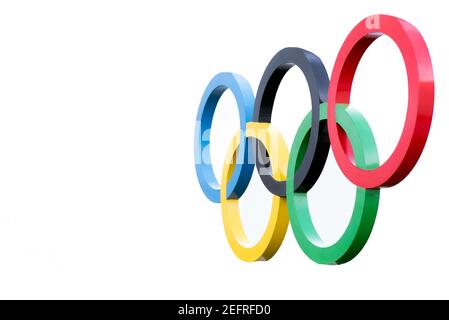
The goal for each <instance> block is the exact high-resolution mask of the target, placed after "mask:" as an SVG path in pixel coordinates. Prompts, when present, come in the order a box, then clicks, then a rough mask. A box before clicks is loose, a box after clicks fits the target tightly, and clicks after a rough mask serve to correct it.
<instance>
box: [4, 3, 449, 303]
mask: <svg viewBox="0 0 449 320" xmlns="http://www.w3.org/2000/svg"><path fill="white" fill-rule="evenodd" d="M445 12H447V11H446V10H445V3H444V1H422V0H421V1H411V0H401V1H400V0H394V1H393V0H390V1H385V0H377V1H375V0H351V1H349V0H339V1H335V0H329V1H323V0H314V1H300V0H295V1H273V0H271V1H260V0H259V1H241V0H240V1H239V0H227V1H220V2H219V1H210V0H208V1H194V0H191V1H181V0H179V1H168V0H167V1H110V0H108V1H39V2H38V1H14V2H12V1H11V2H2V4H1V5H0V297H1V298H253V299H259V298H267V299H270V298H295V299H297V298H449V289H448V286H449V276H448V273H447V270H448V269H449V250H448V249H447V248H448V244H449V232H447V230H448V227H449V215H448V209H447V201H448V195H447V188H446V186H447V181H449V169H448V157H447V155H448V152H447V145H448V142H447V137H448V134H449V126H448V125H447V119H448V117H449V112H448V109H447V107H446V104H447V102H446V101H449V96H448V93H447V92H448V90H446V88H447V87H448V86H449V67H448V63H447V57H448V56H449V48H448V47H447V46H446V42H447V41H446V36H447V23H446V22H445V21H446V20H447V19H446V18H447V17H446V14H445ZM376 13H387V14H393V15H396V16H399V17H401V18H403V19H406V20H408V21H409V22H411V23H413V24H414V25H415V26H416V27H417V28H418V29H419V30H420V31H421V33H422V34H423V36H424V38H425V39H426V41H427V44H428V47H429V50H430V53H431V56H432V59H433V65H434V73H435V84H436V101H435V112H434V121H433V124H432V130H431V133H430V136H429V140H428V144H427V146H426V148H425V150H424V153H423V155H422V157H421V159H420V161H419V163H418V165H417V166H416V168H415V170H414V171H413V172H412V173H411V174H410V176H409V177H408V178H407V179H406V180H405V181H403V182H402V183H401V184H400V185H398V186H396V187H394V188H391V189H388V190H383V191H382V194H381V202H380V207H379V214H378V220H377V222H376V225H375V228H374V231H373V234H372V236H371V238H370V241H369V242H368V244H367V245H366V247H365V249H364V250H363V251H362V253H361V254H360V255H359V256H358V257H357V258H356V259H354V260H353V261H352V262H350V263H348V264H346V265H343V266H321V265H317V264H315V263H314V262H312V261H311V260H309V259H308V258H307V257H306V256H305V255H304V254H303V253H302V251H301V250H300V248H299V247H298V245H297V244H296V241H295V239H294V236H293V234H292V232H291V230H289V231H288V234H287V236H286V239H285V241H284V243H283V245H282V247H281V249H280V250H279V252H278V254H277V255H276V256H275V257H274V258H273V259H272V260H271V261H269V262H265V263H244V262H241V261H240V260H238V259H237V258H236V257H235V256H234V255H233V253H232V251H231V250H230V248H229V246H228V244H227V241H226V237H225V235H224V231H223V226H222V221H221V210H220V206H219V205H217V204H213V203H210V202H209V201H208V200H207V199H206V198H205V197H204V195H203V193H202V191H201V189H200V188H199V185H198V183H197V179H196V175H195V170H194V160H193V133H194V125H195V117H196V112H197V108H198V103H199V101H200V98H201V95H202V92H203V90H204V88H205V87H206V85H207V83H208V81H209V80H210V79H211V78H212V77H213V76H214V75H215V74H216V73H218V72H221V71H233V72H237V73H240V74H242V75H244V76H245V77H246V78H247V79H248V80H249V81H250V83H251V84H252V86H253V89H254V90H256V89H257V86H258V84H259V80H260V77H261V76H262V73H263V71H264V69H265V66H266V65H267V64H268V62H269V60H270V59H271V57H272V56H273V55H274V54H275V53H276V52H277V51H278V50H280V49H282V48H284V47H286V46H298V47H302V48H305V49H307V50H310V51H312V52H314V53H316V54H317V55H318V56H320V57H321V59H322V61H323V63H324V64H325V66H326V68H327V70H328V72H329V73H330V72H331V70H332V67H333V63H334V60H335V58H336V56H337V53H338V50H339V48H340V46H341V44H342V42H343V41H344V39H345V37H346V36H347V34H348V33H349V32H350V30H351V29H352V27H353V26H355V25H356V24H357V23H358V22H359V21H360V20H362V19H363V18H365V17H366V16H368V15H371V14H376ZM406 100H407V87H406V75H405V68H404V64H403V62H402V58H401V55H400V53H399V50H398V49H397V48H396V47H395V45H394V43H393V42H392V41H391V40H389V39H388V38H385V39H384V38H381V39H379V40H378V41H377V42H376V43H375V44H374V45H373V46H372V48H370V49H369V50H368V52H367V53H366V55H365V56H364V58H363V61H362V63H361V65H360V67H359V70H358V71H357V74H356V79H355V83H354V91H353V95H352V103H353V105H355V106H356V107H357V108H358V109H359V110H361V111H362V112H363V114H364V115H365V116H366V118H367V119H368V121H369V123H370V124H371V126H372V128H373V131H374V133H375V136H376V140H377V143H378V146H379V150H380V154H381V158H382V159H383V160H385V159H386V158H387V157H388V156H389V154H390V153H391V151H392V150H393V149H394V147H395V145H396V142H397V140H398V138H399V135H400V132H401V130H402V126H403V122H404V119H405V111H406ZM236 110H237V109H236V107H235V106H234V103H233V99H232V96H231V95H229V94H225V96H224V97H223V99H222V101H220V104H219V106H218V109H217V114H216V118H215V119H214V126H213V132H212V139H213V140H212V156H213V162H214V163H213V164H214V168H215V169H216V172H218V173H219V175H220V174H221V162H222V161H223V157H224V153H225V151H226V148H227V145H228V143H229V141H230V139H231V136H232V135H233V133H234V131H235V130H236V129H237V127H238V125H237V123H238V118H237V111H236ZM309 110H310V98H309V97H308V91H307V87H306V82H305V79H304V77H303V76H302V74H301V72H300V71H299V70H292V71H291V72H289V73H288V74H287V76H286V78H285V81H284V82H283V83H282V87H281V89H280V91H279V94H278V97H277V99H276V103H275V111H274V115H273V124H274V125H275V126H276V127H277V128H278V129H280V130H281V132H282V133H283V135H284V137H285V139H286V140H287V142H288V144H289V145H291V142H292V140H293V137H294V134H295V131H296V129H297V127H298V125H299V123H300V122H301V121H302V119H303V117H304V115H305V114H306V113H307V112H308V111H309ZM353 199H354V187H353V186H352V185H351V184H350V183H349V182H348V181H346V180H345V178H344V177H343V176H342V174H341V173H340V171H339V170H338V167H337V165H336V163H335V160H333V158H332V157H330V159H329V165H327V166H326V171H325V173H324V174H323V176H322V179H320V181H319V183H318V184H317V186H316V188H314V189H313V190H312V191H311V195H310V202H311V204H310V205H311V208H312V210H313V212H314V214H313V219H314V221H315V222H316V225H317V228H318V231H319V232H320V233H321V234H322V235H323V237H324V238H326V239H328V240H329V241H333V240H335V239H336V238H337V237H338V236H339V234H340V233H341V232H342V230H343V229H344V228H345V223H346V221H347V220H348V218H349V214H350V210H351V206H352V201H353ZM269 207H270V194H269V193H268V192H267V191H266V190H265V189H264V188H263V186H262V185H261V183H260V179H259V178H258V177H257V176H254V178H253V180H252V182H251V185H250V188H249V190H248V193H247V194H245V196H244V197H243V199H242V215H243V218H244V222H245V227H246V228H247V230H248V232H249V234H250V236H251V237H257V235H258V234H260V232H261V230H263V223H264V219H266V216H267V213H268V211H269Z"/></svg>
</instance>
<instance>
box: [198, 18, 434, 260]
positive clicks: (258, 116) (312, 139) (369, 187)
mask: <svg viewBox="0 0 449 320" xmlns="http://www.w3.org/2000/svg"><path fill="white" fill-rule="evenodd" d="M373 21H374V22H375V23H372V22H373ZM382 34H386V35H388V36H390V37H391V38H392V39H393V40H394V41H395V43H396V44H397V45H398V46H399V48H400V50H401V53H402V56H403V58H404V60H405V64H406V69H407V76H408V84H409V101H408V109H407V117H406V123H405V126H404V129H403V132H402V135H401V138H400V140H399V143H398V146H397V147H396V149H395V150H394V151H393V153H392V155H391V156H390V158H389V159H388V160H387V161H386V162H385V163H384V164H382V165H379V156H378V152H377V147H376V143H375V140H374V136H373V134H372V132H371V129H370V127H369V125H368V123H367V121H366V120H365V119H364V118H363V116H362V115H361V114H360V113H359V112H358V111H356V110H355V109H354V108H353V107H349V98H350V92H351V86H352V81H353V77H354V74H355V71H356V68H357V65H358V63H359V62H360V59H361V57H362V55H363V54H364V52H365V51H366V49H367V48H368V47H369V46H370V45H371V43H372V42H373V41H374V40H375V39H377V38H378V37H379V36H381V35H382ZM295 65H296V66H298V67H299V68H300V69H301V70H302V72H303V73H304V75H305V77H306V80H307V83H308V86H309V91H310V95H311V99H312V110H311V112H309V114H308V115H307V116H306V117H305V118H304V120H303V121H302V123H301V124H300V126H299V128H298V131H297V133H296V136H295V139H294V142H293V146H292V150H291V153H290V154H289V152H288V148H287V146H286V144H285V142H284V140H283V138H282V136H281V134H280V133H279V131H277V130H276V129H275V128H273V127H272V126H271V124H270V122H271V113H272V109H273V103H274V99H275V96H276V93H277V90H278V88H279V85H280V83H281V81H282V78H283V77H284V75H285V74H286V73H287V71H288V70H289V69H290V68H291V67H293V66H295ZM227 89H230V90H231V91H232V93H233V94H234V96H235V97H236V100H237V104H238V107H239V115H240V131H239V132H238V133H237V134H236V135H235V136H234V138H233V139H232V142H231V145H230V147H229V150H228V153H227V156H226V161H225V165H224V168H223V173H222V179H221V185H219V184H218V182H217V179H216V178H215V176H214V173H213V170H212V166H211V164H210V152H209V131H210V128H211V124H212V117H213V113H214V111H215V108H216V105H217V103H218V100H219V99H220V97H221V95H222V94H223V92H224V91H225V90H227ZM328 95H329V96H328ZM433 105H434V80H433V71H432V63H431V59H430V54H429V52H428V49H427V46H426V43H425V41H424V39H423V38H422V36H421V34H420V33H419V31H418V30H417V29H416V28H415V27H413V26H412V25H411V24H409V23H408V22H406V21H404V20H402V19H399V18H396V17H392V16H387V15H376V16H371V17H368V18H366V19H364V20H363V21H362V22H360V23H359V24H358V25H357V26H356V27H355V28H354V29H353V30H352V31H351V32H350V34H349V35H348V37H347V39H346V40H345V42H344V44H343V46H342V48H341V50H340V53H339V54H338V57H337V61H336V63H335V66H334V70H333V72H332V77H331V80H330V82H329V80H328V76H327V72H326V69H325V68H324V66H323V63H322V62H321V60H320V59H319V58H318V57H317V56H316V55H315V54H313V53H311V52H309V51H306V50H303V49H300V48H286V49H283V50H281V51H280V52H279V53H277V54H276V55H275V56H274V57H273V59H272V60H271V61H270V63H269V64H268V66H267V68H266V70H265V72H264V74H263V76H262V80H261V82H260V85H259V88H258V90H257V95H256V99H255V100H254V97H253V93H252V90H251V87H250V85H249V83H248V82H247V81H246V80H245V79H244V78H243V77H241V76H239V75H236V74H232V73H222V74H219V75H217V76H216V77H215V78H214V79H212V81H211V82H210V83H209V85H208V87H207V88H206V90H205V93H204V94H203V98H202V100H201V103H200V108H199V111H198V116H197V126H196V130H195V161H196V171H197V175H198V179H199V182H200V186H201V188H202V189H203V192H204V193H205V195H206V196H207V197H208V198H209V199H210V200H211V201H213V202H221V207H222V215H223V224H224V228H225V233H226V237H227V239H228V242H229V244H230V246H231V248H232V250H233V251H234V253H235V254H236V256H237V257H239V258H240V259H242V260H244V261H265V260H268V259H270V258H272V257H273V256H274V255H275V253H276V252H277V250H278V249H279V247H280V246H281V244H282V241H283V239H284V237H285V233H286V231H287V227H288V224H289V222H291V227H292V229H293V232H294V235H295V237H296V240H297V242H298V244H299V246H300V247H301V249H302V250H303V251H304V253H305V254H306V255H307V256H308V257H309V258H310V259H312V260H313V261H315V262H317V263H321V264H342V263H346V262H348V261H350V260H352V259H353V258H354V257H356V256H357V254H358V253H359V252H360V251H361V250H362V249H363V247H364V245H365V244H366V242H367V241H368V238H369V236H370V234H371V231H372V228H373V226H374V222H375V219H376V214H377V209H378V204H379V194H380V188H382V187H389V186H394V185H396V184H397V183H399V182H401V181H402V180H403V179H404V178H405V177H406V176H407V175H408V174H409V173H410V172H411V170H412V169H413V167H414V166H415V164H416V162H417V161H418V159H419V157H420V155H421V153H422V151H423V148H424V145H425V143H426V140H427V136H428V133H429V130H430V124H431V121H432V113H433ZM330 146H332V150H333V152H334V154H335V158H336V160H337V163H338V165H339V167H340V169H341V170H342V172H343V173H344V175H345V176H346V177H347V178H348V180H350V181H351V182H352V183H353V184H354V185H355V186H356V190H357V191H356V199H355V203H354V208H353V212H352V216H351V219H350V222H349V225H348V226H347V228H346V230H345V232H344V233H343V234H342V236H341V237H340V238H339V239H338V240H337V242H336V243H334V244H332V245H327V244H325V243H323V241H322V240H321V238H320V236H319V234H318V232H317V231H316V229H315V227H314V225H313V222H312V219H311V217H310V212H309V207H308V202H307V192H308V191H309V190H310V189H311V188H313V186H314V184H315V183H316V181H317V180H318V178H319V177H320V175H321V173H322V171H323V168H324V165H325V162H326V159H327V156H328V153H329V149H330ZM266 154H267V155H268V163H267V162H266V161H265V162H264V163H263V162H262V161H261V160H260V155H263V156H265V155H266ZM254 163H255V164H256V166H257V169H258V170H257V172H258V173H259V176H260V177H261V179H262V182H263V183H264V185H265V187H266V188H267V189H268V190H269V191H270V192H271V193H272V194H273V201H272V209H271V215H270V219H269V222H268V225H267V227H266V229H265V232H264V234H263V236H262V237H261V239H259V241H258V242H257V243H255V244H251V243H250V242H249V241H248V239H247V236H246V234H245V232H244V229H243V226H242V223H241V220H240V213H239V207H238V202H239V200H238V199H239V198H240V196H241V195H242V194H243V193H244V191H245V190H246V188H247V186H248V184H249V182H250V179H251V176H252V173H253V169H254ZM267 167H269V168H270V169H271V170H267V172H269V174H265V169H266V168H267Z"/></svg>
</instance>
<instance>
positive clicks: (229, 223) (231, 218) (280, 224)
mask: <svg viewBox="0 0 449 320" xmlns="http://www.w3.org/2000/svg"><path fill="white" fill-rule="evenodd" d="M246 136H247V137H248V138H256V139H257V140H258V141H260V142H261V143H262V144H263V145H264V146H265V148H266V150H267V152H268V154H269V155H270V163H271V168H272V174H273V177H274V178H275V179H276V180H279V181H285V179H286V177H287V166H288V158H289V152H288V148H287V145H286V143H285V141H284V139H283V138H282V136H281V134H280V133H279V131H277V130H276V129H274V128H272V127H270V124H269V123H259V122H249V123H247V125H246ZM239 143H240V132H238V133H237V134H236V135H235V136H234V138H233V139H232V142H231V145H230V146H229V149H228V152H227V154H226V160H225V164H224V167H223V175H222V179H221V192H220V198H221V210H222V214H223V225H224V229H225V233H226V237H227V239H228V242H229V245H230V246H231V248H232V251H234V253H235V255H236V256H237V257H239V258H240V259H242V260H244V261H248V262H252V261H265V260H269V259H270V258H271V257H273V256H274V254H275V253H276V252H277V250H278V249H279V247H280V246H281V244H282V241H283V240H284V237H285V233H286V232H287V228H288V224H289V218H288V209H287V201H286V198H281V197H278V196H273V201H272V206H271V214H270V219H269V221H268V225H267V227H266V229H265V231H264V234H263V236H262V238H261V239H260V240H259V241H258V242H257V243H256V244H255V245H253V246H250V242H249V240H248V238H247V236H246V234H245V231H244V230H243V225H242V221H241V220H240V209H239V200H238V199H227V198H226V186H227V184H228V181H229V179H230V178H231V175H232V172H233V171H234V166H235V158H236V152H237V150H238V147H239Z"/></svg>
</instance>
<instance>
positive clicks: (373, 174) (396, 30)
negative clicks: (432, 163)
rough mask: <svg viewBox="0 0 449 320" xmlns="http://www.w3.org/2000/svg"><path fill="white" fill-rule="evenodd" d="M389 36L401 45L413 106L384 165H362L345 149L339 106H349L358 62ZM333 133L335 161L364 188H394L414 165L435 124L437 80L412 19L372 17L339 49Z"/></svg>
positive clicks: (332, 101)
mask: <svg viewBox="0 0 449 320" xmlns="http://www.w3.org/2000/svg"><path fill="white" fill-rule="evenodd" d="M382 34H385V35H387V36H389V37H391V39H393V41H394V42H395V43H396V45H397V46H398V47H399V49H400V51H401V54H402V57H403V59H404V62H405V66H406V69H407V77H408V91H409V93H408V108H407V116H406V120H405V125H404V129H403V131H402V134H401V138H400V139H399V143H398V145H397V147H396V149H395V150H394V151H393V153H392V154H391V156H390V158H388V160H387V161H386V162H385V163H384V164H382V165H381V166H380V167H378V168H373V169H372V170H364V169H360V168H357V167H356V166H355V165H354V164H353V163H352V162H351V161H350V159H349V154H347V152H345V148H344V146H343V145H342V141H341V140H340V138H339V131H338V128H337V123H336V119H335V108H336V104H344V105H349V101H350V95H351V86H352V82H353V80H354V74H355V71H356V69H357V65H358V64H359V62H360V59H361V58H362V56H363V54H364V53H365V51H366V49H368V47H369V46H370V45H371V44H372V43H373V42H374V40H376V39H377V38H378V37H380V36H381V35H382ZM328 103H329V109H328V110H329V111H328V112H329V115H328V121H327V123H328V128H329V136H330V141H331V145H332V151H333V152H334V155H335V159H336V160H337V163H338V165H339V167H340V169H341V170H342V172H343V173H344V175H345V176H346V177H347V178H348V179H349V180H350V181H351V182H352V183H354V184H356V185H357V186H359V187H362V188H366V189H371V188H379V187H391V186H394V185H396V184H398V183H399V182H401V181H402V180H403V179H404V178H405V177H406V176H407V175H408V174H409V173H410V171H411V170H412V169H413V167H414V166H415V164H416V162H417V161H418V159H419V157H420V156H421V152H422V150H423V149H424V145H425V144H426V140H427V136H428V134H429V129H430V124H431V122H432V113H433V103H434V81H433V71H432V61H431V59H430V54H429V50H428V49H427V46H426V43H425V41H424V39H423V37H422V36H421V34H420V33H419V31H418V30H417V29H416V28H415V27H414V26H412V25H411V24H410V23H408V22H407V21H404V20H402V19H399V18H396V17H392V16H387V15H376V16H370V17H368V18H366V19H365V20H363V21H361V22H360V23H359V24H358V25H357V26H356V27H355V28H354V29H353V30H352V31H351V33H350V34H349V35H348V37H347V38H346V40H345V42H344V43H343V46H342V47H341V49H340V52H339V53H338V57H337V61H336V62H335V66H334V70H333V71H332V77H331V80H330V85H329V96H328Z"/></svg>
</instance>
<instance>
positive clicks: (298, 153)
mask: <svg viewBox="0 0 449 320" xmlns="http://www.w3.org/2000/svg"><path fill="white" fill-rule="evenodd" d="M336 118H337V124H338V125H339V126H340V127H341V128H342V129H343V130H344V132H345V133H346V135H347V137H348V139H349V141H350V142H351V146H352V150H353V152H354V159H355V164H356V165H357V167H359V168H362V169H372V168H375V167H378V166H379V155H378V153H377V147H376V142H375V140H374V136H373V133H372V132H371V129H370V127H369V125H368V123H367V121H366V120H365V119H364V118H363V116H362V115H361V114H360V113H359V112H358V111H356V110H354V109H352V108H348V107H347V106H346V105H337V108H336ZM326 120H327V103H322V104H321V106H320V121H326ZM311 123H312V122H311V114H310V113H309V114H308V115H307V116H306V118H305V119H304V120H303V122H302V123H301V125H300V126H299V129H298V131H297V133H296V136H295V140H294V142H293V146H292V150H291V153H290V158H289V161H288V171H287V204H288V214H289V216H290V222H291V226H292V229H293V232H294V234H295V237H296V240H297V241H298V244H299V246H300V247H301V249H302V250H303V251H304V253H305V254H306V255H307V256H308V257H309V258H310V259H312V260H313V261H315V262H317V263H320V264H343V263H346V262H348V261H351V260H352V259H353V258H354V257H355V256H357V254H359V252H360V251H361V250H362V249H363V247H364V245H365V244H366V242H367V241H368V238H369V236H370V234H371V230H372V229H373V226H374V222H375V220H376V214H377V208H378V205H379V195H380V189H363V188H360V187H357V192H356V199H355V204H354V209H353V212H352V217H351V220H350V222H349V225H348V227H347V228H346V230H345V232H344V233H343V235H342V236H341V237H340V239H339V240H338V241H337V242H336V243H335V244H333V245H330V246H326V244H325V243H324V242H323V241H322V240H321V238H320V236H319V235H318V232H317V231H316V229H315V227H314V226H313V222H312V219H311V217H310V211H309V206H308V201H307V193H304V192H300V191H298V192H295V190H294V183H293V182H294V176H295V172H296V170H297V169H298V167H299V166H300V165H301V162H302V159H303V158H304V155H305V151H306V150H307V145H308V137H309V135H310V128H311ZM337 192H338V191H337Z"/></svg>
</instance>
